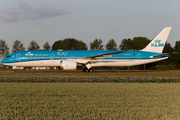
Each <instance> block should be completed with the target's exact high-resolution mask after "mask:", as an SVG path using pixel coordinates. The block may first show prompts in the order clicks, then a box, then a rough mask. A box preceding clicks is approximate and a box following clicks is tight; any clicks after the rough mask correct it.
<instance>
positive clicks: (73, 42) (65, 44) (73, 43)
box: [52, 38, 87, 50]
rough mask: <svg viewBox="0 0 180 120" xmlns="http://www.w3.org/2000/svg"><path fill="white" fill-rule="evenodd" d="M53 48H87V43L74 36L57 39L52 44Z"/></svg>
mask: <svg viewBox="0 0 180 120" xmlns="http://www.w3.org/2000/svg"><path fill="white" fill-rule="evenodd" d="M52 49H53V50H58V49H62V50H87V45H86V43H84V42H83V41H81V40H77V39H74V38H66V39H64V40H59V41H56V42H55V43H54V44H53V45H52Z"/></svg>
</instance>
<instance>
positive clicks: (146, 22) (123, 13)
mask: <svg viewBox="0 0 180 120" xmlns="http://www.w3.org/2000/svg"><path fill="white" fill-rule="evenodd" d="M179 5H180V1H179V0H0V39H3V40H5V41H6V43H7V44H8V46H9V48H10V52H11V50H12V45H13V43H14V42H13V41H15V40H16V39H18V40H20V41H21V42H22V43H23V44H24V47H26V48H28V46H29V43H30V41H32V40H35V41H36V42H37V43H38V44H39V46H40V48H41V49H42V48H43V45H44V43H45V42H49V44H50V45H51V46H52V45H53V43H54V42H55V41H57V40H63V39H65V38H75V39H78V40H82V41H83V42H85V43H87V45H88V47H89V44H90V42H92V41H93V40H95V39H96V38H97V39H102V40H103V44H104V45H106V44H107V42H108V41H109V40H110V39H114V40H115V41H116V42H117V45H118V46H119V45H120V43H121V40H122V39H124V38H131V39H132V38H133V37H140V36H142V37H147V38H148V39H153V38H154V37H155V36H156V35H157V34H158V33H159V32H160V31H161V30H162V29H163V28H164V27H169V26H172V30H171V33H170V35H169V38H168V40H167V42H168V43H170V44H171V45H172V47H174V45H175V42H176V41H179V40H180V34H179V33H180V7H179Z"/></svg>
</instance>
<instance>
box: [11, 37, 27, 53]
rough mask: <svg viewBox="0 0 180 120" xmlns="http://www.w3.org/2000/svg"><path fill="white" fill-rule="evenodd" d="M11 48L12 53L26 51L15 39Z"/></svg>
mask: <svg viewBox="0 0 180 120" xmlns="http://www.w3.org/2000/svg"><path fill="white" fill-rule="evenodd" d="M12 47H13V48H12V52H18V51H24V50H25V49H26V48H25V47H23V44H22V43H21V41H20V40H17V39H16V40H15V41H14V44H13V45H12Z"/></svg>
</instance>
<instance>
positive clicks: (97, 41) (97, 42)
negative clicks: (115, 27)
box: [90, 39, 104, 50]
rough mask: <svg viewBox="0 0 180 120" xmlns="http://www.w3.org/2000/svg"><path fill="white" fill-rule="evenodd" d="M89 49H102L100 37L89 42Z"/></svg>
mask: <svg viewBox="0 0 180 120" xmlns="http://www.w3.org/2000/svg"><path fill="white" fill-rule="evenodd" d="M90 49H91V50H104V48H103V45H102V40H101V39H95V40H94V41H93V42H90Z"/></svg>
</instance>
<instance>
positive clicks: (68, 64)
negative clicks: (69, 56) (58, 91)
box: [60, 60, 77, 70]
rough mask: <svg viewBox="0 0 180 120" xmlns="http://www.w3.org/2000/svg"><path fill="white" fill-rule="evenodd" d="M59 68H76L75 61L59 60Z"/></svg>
mask: <svg viewBox="0 0 180 120" xmlns="http://www.w3.org/2000/svg"><path fill="white" fill-rule="evenodd" d="M60 68H61V69H62V70H76V68H77V62H76V61H72V60H61V62H60Z"/></svg>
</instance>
